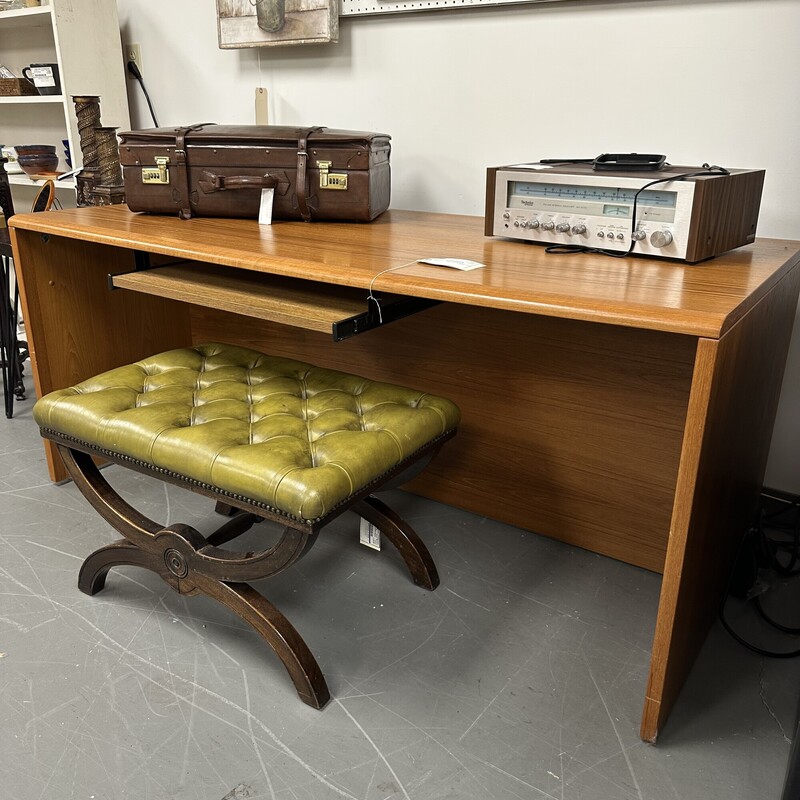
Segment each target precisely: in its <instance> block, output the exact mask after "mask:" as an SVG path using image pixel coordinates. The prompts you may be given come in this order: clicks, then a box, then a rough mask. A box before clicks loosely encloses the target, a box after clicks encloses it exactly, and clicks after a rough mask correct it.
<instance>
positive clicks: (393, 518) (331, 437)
mask: <svg viewBox="0 0 800 800" xmlns="http://www.w3.org/2000/svg"><path fill="white" fill-rule="evenodd" d="M34 417H35V419H36V421H37V422H38V424H39V426H40V428H41V432H42V435H43V436H44V437H46V438H48V439H52V440H53V441H55V442H56V443H57V445H58V449H59V452H60V453H61V457H62V458H63V460H64V463H65V465H66V467H67V470H68V471H69V473H70V475H71V477H72V478H73V480H74V481H75V483H76V485H77V487H78V488H79V489H80V491H81V493H82V494H83V495H84V497H85V498H86V499H87V500H88V501H89V503H91V505H92V506H93V507H94V508H95V510H96V511H98V513H99V514H100V515H101V516H102V517H103V518H104V519H105V520H106V521H107V522H109V523H110V524H111V525H112V526H113V527H114V528H115V529H116V530H117V531H119V532H120V533H121V534H122V535H123V536H124V539H121V540H118V541H116V542H114V543H112V544H110V545H107V546H105V547H102V548H100V549H99V550H97V551H96V552H94V553H92V554H91V555H90V556H89V557H88V558H87V559H86V560H85V561H84V563H83V566H82V567H81V570H80V574H79V578H78V585H79V588H80V589H81V591H83V592H85V593H86V594H90V595H92V594H95V593H97V592H99V591H100V590H101V589H102V588H103V586H104V584H105V579H106V575H107V574H108V571H109V570H110V569H111V568H112V567H115V566H120V565H135V566H139V567H144V568H146V569H149V570H152V571H153V572H156V573H158V574H159V575H160V576H161V577H162V578H163V579H164V580H165V581H166V582H167V583H168V584H169V585H170V586H172V588H173V589H175V590H176V591H178V592H180V593H181V594H185V595H194V594H204V595H207V596H209V597H213V598H214V599H216V600H218V601H219V602H220V603H222V604H223V605H225V606H227V607H228V608H229V609H230V610H231V611H233V612H234V613H236V614H238V615H239V616H240V617H241V618H242V619H243V620H245V621H246V622H248V623H249V624H250V625H252V626H253V628H255V630H256V631H257V632H258V633H259V634H260V635H261V636H262V637H263V638H264V639H265V640H266V642H267V643H268V644H269V645H270V647H272V649H273V650H274V651H275V653H276V654H277V655H278V657H279V658H280V659H281V661H282V662H283V665H284V666H285V667H286V669H287V671H288V672H289V675H290V677H291V679H292V681H293V683H294V685H295V688H296V690H297V693H298V695H299V696H300V698H301V699H302V700H303V702H305V703H307V704H308V705H311V706H313V707H314V708H322V706H324V705H325V703H326V702H327V701H328V699H329V697H330V695H329V692H328V687H327V685H326V683H325V679H324V677H323V675H322V672H321V671H320V668H319V666H318V664H317V662H316V660H315V658H314V656H313V655H312V654H311V651H310V650H309V649H308V647H307V646H306V644H305V642H304V641H303V639H302V637H301V636H300V634H299V633H298V632H297V631H296V630H295V628H294V627H293V626H292V624H291V623H290V622H289V621H288V620H287V619H286V617H284V616H283V614H281V612H280V611H278V609H277V608H275V607H274V606H273V605H272V604H271V603H270V602H269V601H268V600H267V599H266V598H264V597H263V596H262V595H261V594H259V593H258V592H257V591H256V590H255V589H253V588H252V587H251V586H250V585H249V584H248V581H252V580H256V579H259V578H266V577H269V576H271V575H276V574H277V573H279V572H281V571H283V570H284V569H286V568H287V567H289V566H291V565H292V564H293V563H295V562H296V561H297V560H298V559H300V558H301V557H302V556H303V555H304V554H305V553H306V552H308V550H309V549H310V548H311V546H312V545H313V543H314V541H315V540H316V538H317V534H318V533H319V531H320V530H321V529H322V528H323V527H324V526H325V525H327V524H328V523H329V522H330V521H331V520H333V519H334V518H335V517H337V516H339V515H340V514H341V513H343V512H344V511H346V510H352V511H354V512H355V513H356V514H358V515H359V516H360V517H362V518H364V519H366V520H368V521H369V522H371V523H372V524H373V525H375V526H376V527H377V528H378V529H379V530H380V531H381V532H382V533H383V534H384V535H385V537H386V538H387V539H388V540H389V541H390V542H391V543H392V544H393V545H394V546H395V547H396V548H397V549H398V551H399V553H400V555H401V556H402V558H403V560H404V562H405V564H406V567H407V568H408V570H409V572H410V573H411V577H412V579H413V580H414V583H416V584H418V585H419V586H422V587H424V588H426V589H429V590H432V589H435V588H436V586H437V585H438V583H439V577H438V574H437V572H436V566H435V565H434V563H433V559H432V558H431V555H430V553H429V552H428V550H427V548H426V547H425V545H424V544H423V543H422V541H421V540H420V539H419V537H418V536H417V535H416V533H415V532H414V531H413V530H412V529H411V527H410V526H409V525H408V524H407V523H405V522H404V521H403V520H402V519H401V518H400V517H398V516H397V515H396V514H395V513H394V512H393V511H392V510H391V509H389V508H388V507H387V506H386V505H385V504H384V503H383V502H382V501H380V500H379V499H378V498H376V497H374V496H372V494H371V493H372V492H374V491H376V490H378V489H385V488H389V487H390V486H396V485H400V484H401V483H403V482H405V481H407V480H408V479H409V478H410V477H412V476H413V475H414V474H416V473H417V472H419V471H420V470H421V469H422V468H423V467H424V466H425V465H426V464H427V462H428V461H429V460H430V458H431V457H432V456H433V455H434V454H435V452H436V451H437V450H438V448H439V447H440V446H441V444H442V443H443V442H444V441H445V440H447V439H448V438H450V437H451V436H453V435H454V434H455V430H456V425H457V424H458V418H459V414H458V409H457V408H456V407H455V406H454V405H453V404H452V403H451V402H450V401H448V400H445V399H443V398H440V397H434V396H432V395H428V394H425V393H424V392H416V391H413V390H410V389H405V388H403V387H398V386H391V385H389V384H380V383H376V382H373V381H368V380H366V379H363V378H358V377H356V376H352V375H347V374H345V373H340V372H334V371H332V370H323V369H319V368H316V367H312V366H310V365H308V364H304V363H301V362H297V361H292V360H289V359H283V358H276V357H272V356H266V355H264V354H262V353H257V352H255V351H253V350H247V349H244V348H238V347H231V346H228V345H218V344H210V345H201V346H198V347H195V348H186V349H183V350H174V351H170V352H168V353H162V354H160V355H158V356H153V357H152V358H150V359H145V360H143V361H140V362H137V363H136V364H131V365H128V366H125V367H120V368H118V369H116V370H111V371H110V372H107V373H104V374H102V375H99V376H97V377H95V378H92V379H90V380H88V381H84V382H83V383H81V384H78V385H77V386H75V387H72V388H70V389H63V390H59V391H56V392H52V393H51V394H49V395H47V396H45V397H44V398H42V399H41V400H40V401H39V402H38V403H37V404H36V406H35V408H34ZM93 456H94V457H100V458H102V459H105V460H108V461H113V462H115V463H118V464H121V465H123V466H126V467H129V468H131V469H134V470H137V471H139V472H143V473H145V474H148V475H152V476H154V477H157V478H160V479H161V480H164V481H167V482H169V483H173V484H177V485H179V486H183V487H185V488H187V489H190V490H191V491H194V492H197V493H199V494H202V495H205V496H208V497H211V498H213V499H215V500H216V501H217V502H216V510H217V511H218V512H220V513H222V514H225V515H226V516H229V517H230V519H229V520H228V521H227V522H226V523H224V524H223V525H222V526H221V527H220V528H219V529H218V530H217V531H215V532H214V533H212V534H210V535H209V536H203V535H201V534H200V533H199V532H198V531H197V530H196V529H194V528H192V527H191V526H189V525H183V524H174V525H169V526H167V527H164V526H162V525H159V524H158V523H156V522H154V521H153V520H151V519H149V518H147V517H146V516H144V515H143V514H141V513H140V512H138V511H137V510H136V509H134V508H133V507H132V506H130V505H129V504H128V503H127V502H126V501H125V500H123V499H122V498H121V497H120V496H119V495H118V494H117V493H116V492H115V491H114V489H113V488H112V487H111V486H110V485H109V484H108V482H107V481H106V480H105V478H104V477H103V476H102V475H101V474H100V471H99V470H98V468H97V466H96V465H95V461H94V460H93ZM264 520H271V521H276V522H280V523H282V524H283V525H284V526H285V530H284V532H283V535H282V536H281V538H280V540H279V541H278V542H277V543H276V544H274V545H273V546H272V547H268V548H266V549H264V550H261V551H258V552H252V551H246V552H239V551H234V550H229V549H225V548H223V547H222V545H224V544H226V543H227V542H229V541H231V540H233V539H235V538H236V537H237V536H240V535H241V534H243V533H245V532H246V531H248V530H250V528H252V526H253V525H254V524H256V523H259V522H262V521H264Z"/></svg>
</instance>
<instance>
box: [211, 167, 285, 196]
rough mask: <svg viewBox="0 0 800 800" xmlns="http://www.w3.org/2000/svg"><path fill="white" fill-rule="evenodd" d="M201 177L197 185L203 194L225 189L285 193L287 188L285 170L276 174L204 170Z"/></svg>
mask: <svg viewBox="0 0 800 800" xmlns="http://www.w3.org/2000/svg"><path fill="white" fill-rule="evenodd" d="M203 178H204V180H200V181H198V185H199V186H200V188H201V189H202V190H203V192H205V194H211V193H212V192H224V191H226V190H227V189H277V190H278V194H286V190H287V189H288V188H289V179H288V178H287V177H286V173H285V172H281V173H279V174H278V175H270V174H269V173H267V174H266V175H215V174H214V173H213V172H204V173H203Z"/></svg>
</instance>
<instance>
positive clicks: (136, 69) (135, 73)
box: [127, 61, 158, 128]
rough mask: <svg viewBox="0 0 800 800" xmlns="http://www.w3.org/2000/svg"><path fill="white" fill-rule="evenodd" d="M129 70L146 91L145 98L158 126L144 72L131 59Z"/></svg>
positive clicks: (154, 122)
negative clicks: (143, 75)
mask: <svg viewBox="0 0 800 800" xmlns="http://www.w3.org/2000/svg"><path fill="white" fill-rule="evenodd" d="M127 67H128V72H130V74H131V75H133V77H134V78H136V80H137V81H139V86H141V87H142V92H144V99H145V100H147V107H148V108H149V109H150V116H151V117H152V118H153V124H154V125H155V126H156V128H157V127H158V120H157V119H156V112H155V111H154V110H153V103H152V102H151V101H150V95H149V94H148V93H147V87H146V86H145V85H144V79H143V78H142V73H141V72H140V71H139V67H137V66H136V62H135V61H129V62H128V64H127Z"/></svg>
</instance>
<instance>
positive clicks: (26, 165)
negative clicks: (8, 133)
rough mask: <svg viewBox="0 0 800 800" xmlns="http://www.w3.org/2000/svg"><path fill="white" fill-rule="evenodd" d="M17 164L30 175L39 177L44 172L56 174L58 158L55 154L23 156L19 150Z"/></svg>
mask: <svg viewBox="0 0 800 800" xmlns="http://www.w3.org/2000/svg"><path fill="white" fill-rule="evenodd" d="M17 153H18V155H17V163H18V164H19V165H20V167H22V171H23V172H25V173H27V174H28V175H39V174H40V173H42V172H55V169H56V167H57V166H58V156H57V155H56V154H55V153H33V154H32V155H22V154H21V153H19V149H17Z"/></svg>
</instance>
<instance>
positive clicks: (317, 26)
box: [217, 0, 339, 49]
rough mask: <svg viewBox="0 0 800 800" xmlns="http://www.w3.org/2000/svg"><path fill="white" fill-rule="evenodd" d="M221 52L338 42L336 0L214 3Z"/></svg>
mask: <svg viewBox="0 0 800 800" xmlns="http://www.w3.org/2000/svg"><path fill="white" fill-rule="evenodd" d="M217 30H218V33H219V46H220V48H222V49H229V48H243V47H269V46H277V45H298V44H318V43H325V42H336V41H338V40H339V2H338V0H217Z"/></svg>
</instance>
